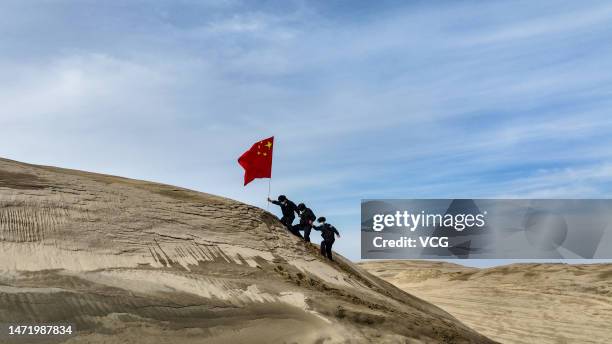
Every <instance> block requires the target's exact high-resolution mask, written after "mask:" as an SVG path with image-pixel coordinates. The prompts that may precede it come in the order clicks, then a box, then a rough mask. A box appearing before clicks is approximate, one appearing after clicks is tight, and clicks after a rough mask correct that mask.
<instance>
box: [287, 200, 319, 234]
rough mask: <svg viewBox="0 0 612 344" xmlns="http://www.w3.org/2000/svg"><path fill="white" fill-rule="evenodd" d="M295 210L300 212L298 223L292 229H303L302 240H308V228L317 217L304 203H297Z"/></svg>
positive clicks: (310, 227)
mask: <svg viewBox="0 0 612 344" xmlns="http://www.w3.org/2000/svg"><path fill="white" fill-rule="evenodd" d="M297 210H298V214H300V223H299V224H297V225H295V226H293V231H294V232H298V233H299V231H304V241H306V242H310V230H311V229H312V224H313V223H314V221H315V219H316V218H317V217H316V216H315V214H314V213H313V212H312V210H310V208H308V207H306V205H305V204H304V203H300V204H298V206H297Z"/></svg>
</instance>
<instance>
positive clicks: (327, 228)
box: [312, 216, 340, 260]
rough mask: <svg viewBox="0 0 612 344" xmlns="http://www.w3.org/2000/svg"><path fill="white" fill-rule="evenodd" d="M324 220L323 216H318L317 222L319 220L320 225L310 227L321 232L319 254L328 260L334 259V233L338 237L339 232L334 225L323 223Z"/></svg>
mask: <svg viewBox="0 0 612 344" xmlns="http://www.w3.org/2000/svg"><path fill="white" fill-rule="evenodd" d="M325 220H326V219H325V217H323V216H321V217H319V219H317V222H319V223H320V224H321V225H319V226H313V227H312V228H314V229H315V230H317V231H320V232H321V237H322V238H323V241H321V255H323V256H324V257H327V258H329V260H334V259H333V258H332V246H333V245H334V241H336V235H337V236H338V238H339V237H340V233H338V230H337V229H336V227H334V226H332V225H330V224H329V223H325Z"/></svg>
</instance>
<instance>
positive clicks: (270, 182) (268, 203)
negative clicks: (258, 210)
mask: <svg viewBox="0 0 612 344" xmlns="http://www.w3.org/2000/svg"><path fill="white" fill-rule="evenodd" d="M271 188H272V177H270V178H268V199H270V189H271ZM269 207H270V202H268V200H267V199H266V211H268V208H269Z"/></svg>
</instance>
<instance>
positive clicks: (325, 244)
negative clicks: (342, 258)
mask: <svg viewBox="0 0 612 344" xmlns="http://www.w3.org/2000/svg"><path fill="white" fill-rule="evenodd" d="M334 241H336V239H331V240H323V241H321V254H322V255H323V256H325V257H327V258H329V260H334V259H333V258H332V246H333V245H334Z"/></svg>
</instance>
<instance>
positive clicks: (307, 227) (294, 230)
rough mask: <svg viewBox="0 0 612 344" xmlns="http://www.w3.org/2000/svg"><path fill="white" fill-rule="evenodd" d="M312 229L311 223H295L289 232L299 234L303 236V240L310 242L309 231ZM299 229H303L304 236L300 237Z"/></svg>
mask: <svg viewBox="0 0 612 344" xmlns="http://www.w3.org/2000/svg"><path fill="white" fill-rule="evenodd" d="M311 230H312V226H311V225H301V224H297V225H295V226H293V227H291V233H293V234H295V235H297V236H299V237H300V238H304V241H306V242H310V231H311ZM300 231H304V236H303V237H302V234H300Z"/></svg>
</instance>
